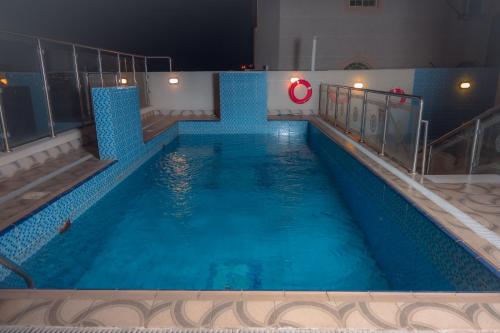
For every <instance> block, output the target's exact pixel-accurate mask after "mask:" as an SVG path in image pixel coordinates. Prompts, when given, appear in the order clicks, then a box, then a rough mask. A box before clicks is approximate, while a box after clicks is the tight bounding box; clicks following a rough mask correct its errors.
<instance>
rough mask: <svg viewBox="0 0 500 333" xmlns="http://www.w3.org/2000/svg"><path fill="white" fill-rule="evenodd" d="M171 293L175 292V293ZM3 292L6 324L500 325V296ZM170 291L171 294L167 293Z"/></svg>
mask: <svg viewBox="0 0 500 333" xmlns="http://www.w3.org/2000/svg"><path fill="white" fill-rule="evenodd" d="M169 294H171V295H169ZM248 294H252V296H253V297H252V298H251V299H246V298H245V297H244V296H243V294H242V293H241V292H225V293H224V295H215V294H213V293H207V295H204V292H198V291H193V292H189V291H186V292H183V297H181V298H177V296H178V295H179V293H178V292H175V291H174V292H168V291H141V293H140V294H137V293H135V292H128V291H109V292H105V291H97V292H93V291H81V292H78V291H75V292H73V294H71V293H70V294H69V295H68V294H65V293H61V292H58V291H54V293H53V294H52V295H51V291H41V292H38V291H33V292H31V293H29V294H28V293H25V294H24V295H23V294H22V293H21V292H18V291H3V292H0V324H1V325H30V326H86V327H89V326H91V327H94V326H101V327H150V328H151V327H177V328H201V327H205V328H243V327H247V328H248V327H250V328H259V327H273V328H282V327H297V328H301V327H302V328H329V329H332V328H339V329H363V330H367V329H372V330H379V329H385V330H389V329H391V330H397V329H408V330H465V331H480V330H500V299H499V298H498V295H495V294H483V295H478V294H476V295H471V294H468V295H466V294H448V293H445V294H422V295H420V297H417V296H416V294H412V293H339V292H329V293H327V292H324V294H328V295H329V297H330V300H327V299H326V298H325V297H324V295H320V294H318V295H314V296H313V295H311V294H308V293H301V292H294V293H290V294H289V295H288V296H285V297H284V298H282V299H274V295H269V294H267V295H266V293H265V292H263V293H260V292H248ZM167 296H169V297H167Z"/></svg>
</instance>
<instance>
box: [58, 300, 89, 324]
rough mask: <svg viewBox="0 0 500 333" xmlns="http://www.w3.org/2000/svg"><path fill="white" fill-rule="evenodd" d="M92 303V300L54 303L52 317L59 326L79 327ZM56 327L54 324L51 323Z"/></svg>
mask: <svg viewBox="0 0 500 333" xmlns="http://www.w3.org/2000/svg"><path fill="white" fill-rule="evenodd" d="M92 303H94V300H92V299H71V298H70V299H66V300H64V301H61V302H57V303H55V304H56V305H55V306H54V307H53V308H52V311H53V315H54V316H55V318H56V320H57V321H59V322H60V323H61V325H79V324H80V322H81V321H82V319H84V318H85V316H86V315H87V312H88V310H89V309H90V307H91V306H92ZM52 324H53V325H56V323H52Z"/></svg>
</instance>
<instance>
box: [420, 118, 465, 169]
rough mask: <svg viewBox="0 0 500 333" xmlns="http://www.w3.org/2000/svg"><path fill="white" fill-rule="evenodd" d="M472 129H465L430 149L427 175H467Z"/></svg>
mask: <svg viewBox="0 0 500 333" xmlns="http://www.w3.org/2000/svg"><path fill="white" fill-rule="evenodd" d="M473 140H474V128H473V127H466V128H464V129H463V130H461V131H459V132H457V133H456V134H455V135H453V136H451V137H449V138H447V139H445V140H443V141H442V142H440V143H439V144H437V145H435V146H433V147H432V151H431V156H430V163H429V174H434V175H446V174H462V175H463V174H468V173H469V166H470V162H471V153H472V143H473Z"/></svg>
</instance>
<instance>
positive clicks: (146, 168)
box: [7, 128, 500, 291]
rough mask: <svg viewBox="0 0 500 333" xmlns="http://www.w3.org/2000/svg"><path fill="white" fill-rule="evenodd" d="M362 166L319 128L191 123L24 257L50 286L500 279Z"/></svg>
mask: <svg viewBox="0 0 500 333" xmlns="http://www.w3.org/2000/svg"><path fill="white" fill-rule="evenodd" d="M353 162H354V163H355V164H352V165H351V166H349V163H353ZM359 167H361V169H359V170H358V169H356V168H359ZM362 168H363V167H362V166H361V165H360V164H359V163H357V162H356V161H354V160H353V159H352V158H351V157H350V156H348V155H347V154H346V153H345V152H344V151H342V150H341V149H340V148H339V147H337V146H336V145H335V144H333V143H332V142H331V141H329V140H328V139H327V138H326V137H325V136H324V135H323V134H321V133H319V131H318V130H316V129H314V128H313V129H312V130H310V133H309V135H308V137H303V136H296V137H295V136H266V135H217V136H200V135H198V136H196V135H195V136H189V135H181V136H180V137H179V138H177V139H176V141H174V142H173V143H172V144H170V145H169V146H167V147H165V148H164V149H163V150H162V151H161V152H159V153H158V154H157V155H155V156H154V157H153V158H152V159H151V160H149V161H148V162H147V163H146V164H144V165H143V166H142V167H141V168H139V169H138V170H137V171H136V172H135V173H133V174H132V175H131V176H130V177H128V178H127V179H125V180H124V181H123V182H122V183H121V184H120V185H119V186H118V187H117V188H115V189H114V190H113V191H112V192H111V193H109V194H108V195H106V196H105V197H104V198H103V199H102V200H100V201H99V202H98V203H97V204H96V205H95V206H93V207H92V208H91V209H89V210H88V211H87V212H86V213H85V214H84V215H82V216H81V217H80V218H79V219H78V220H77V221H75V223H74V224H73V226H72V227H71V228H70V229H69V231H67V232H66V233H64V234H62V235H59V236H57V237H56V238H54V239H53V240H52V241H51V242H50V243H49V244H47V245H46V246H44V247H43V248H42V249H41V250H40V251H39V252H38V253H37V254H36V255H34V256H33V257H32V258H30V259H29V260H28V261H27V262H26V263H25V264H24V267H25V268H26V269H27V270H28V271H29V272H30V273H32V275H33V276H34V279H35V281H36V282H37V285H38V287H39V288H80V289H100V288H105V289H194V290H199V289H207V290H223V289H230V290H241V289H244V290H284V289H285V290H433V291H438V290H443V291H445V290H466V289H470V290H500V287H499V279H498V278H497V277H495V276H494V275H493V274H492V273H490V272H489V271H488V270H487V269H486V268H485V267H484V266H482V265H481V264H480V263H479V262H477V261H476V260H474V259H473V258H472V257H471V256H470V255H469V254H468V253H467V252H466V251H464V250H463V249H462V248H461V247H459V246H457V245H456V244H455V243H454V242H453V241H452V240H451V239H450V238H449V237H447V236H446V235H445V234H444V233H442V232H441V231H440V230H439V229H437V228H436V227H435V226H434V225H433V224H432V223H431V222H430V221H428V220H427V219H425V218H423V217H422V216H421V215H420V214H419V213H418V212H416V215H415V216H410V215H408V214H409V213H408V209H409V208H408V207H409V206H408V205H407V204H406V202H405V201H404V200H403V199H402V198H398V197H397V195H396V194H395V193H394V192H393V191H392V190H390V189H389V188H388V187H387V188H386V187H385V185H384V184H383V183H381V182H380V180H378V179H377V178H372V177H374V176H373V175H372V174H370V173H369V172H368V171H367V170H366V169H365V170H362ZM346 169H347V170H346ZM356 170H357V171H356ZM355 172H357V174H356V173H355ZM363 177H364V178H363ZM361 180H362V182H363V184H361V183H360V184H359V185H357V184H356V182H359V181H361ZM379 182H380V183H379ZM366 186H367V188H368V189H363V187H366ZM371 187H378V188H379V190H380V189H382V190H383V191H384V193H386V194H385V195H384V196H383V197H387V198H389V196H390V195H394V198H392V197H391V200H400V202H401V204H402V205H404V207H405V208H404V210H405V213H404V221H399V220H400V219H401V214H400V213H397V214H391V211H384V209H386V208H387V207H386V208H383V207H384V205H383V204H378V203H377V199H375V198H373V197H371V195H370V193H369V191H370V188H371ZM386 189H387V190H386ZM389 191H391V192H389ZM399 204H400V203H399V202H398V204H393V205H392V207H391V208H390V209H392V210H395V211H396V212H397V210H398V207H399V206H397V205H399ZM381 207H382V208H381ZM411 209H413V208H411ZM418 216H419V217H420V218H422V221H423V222H422V221H420V220H418V221H417V218H416V217H418ZM398 219H399V220H398ZM436 246H437V248H436ZM435 251H438V252H435ZM435 257H438V259H436V258H435ZM471 278H472V279H474V281H475V282H471V281H470V279H471ZM9 279H11V280H12V279H13V278H12V277H10V278H9ZM9 279H8V280H9ZM8 280H7V281H8Z"/></svg>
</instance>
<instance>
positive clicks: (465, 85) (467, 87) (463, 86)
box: [460, 81, 470, 89]
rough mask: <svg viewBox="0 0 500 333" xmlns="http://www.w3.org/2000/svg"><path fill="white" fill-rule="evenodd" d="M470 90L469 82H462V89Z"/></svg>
mask: <svg viewBox="0 0 500 333" xmlns="http://www.w3.org/2000/svg"><path fill="white" fill-rule="evenodd" d="M469 88H470V82H469V81H464V82H460V89H469Z"/></svg>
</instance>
